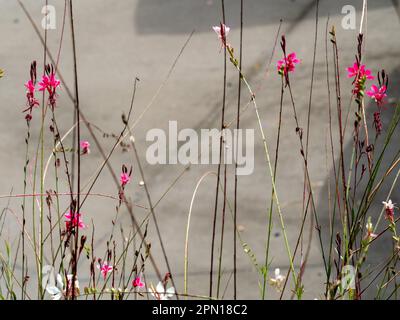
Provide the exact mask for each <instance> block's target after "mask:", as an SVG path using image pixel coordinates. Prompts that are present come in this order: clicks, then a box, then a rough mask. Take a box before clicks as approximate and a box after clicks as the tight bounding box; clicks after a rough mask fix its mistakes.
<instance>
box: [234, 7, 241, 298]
mask: <svg viewBox="0 0 400 320" xmlns="http://www.w3.org/2000/svg"><path fill="white" fill-rule="evenodd" d="M242 68H243V0H240V44H239V69H240V70H242ZM238 74H239V80H238V103H237V113H236V117H237V120H236V129H237V133H236V154H235V191H234V192H235V195H234V204H233V299H234V300H236V298H237V265H236V264H237V261H236V260H237V257H236V255H237V248H236V246H237V244H236V242H237V239H236V234H237V233H236V226H237V191H238V190H237V189H238V178H237V168H238V165H237V159H238V152H239V137H238V135H239V128H240V99H241V93H242V76H241V74H240V71H239V72H238Z"/></svg>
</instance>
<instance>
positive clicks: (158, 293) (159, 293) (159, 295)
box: [149, 281, 175, 300]
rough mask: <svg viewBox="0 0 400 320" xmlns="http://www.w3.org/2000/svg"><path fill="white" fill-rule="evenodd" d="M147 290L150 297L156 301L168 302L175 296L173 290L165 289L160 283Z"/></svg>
mask: <svg viewBox="0 0 400 320" xmlns="http://www.w3.org/2000/svg"><path fill="white" fill-rule="evenodd" d="M149 290H150V293H151V295H152V296H153V297H154V298H155V299H157V300H168V299H169V298H172V297H173V296H174V295H175V288H174V287H170V288H168V289H166V288H165V287H164V285H163V283H162V282H161V281H160V282H159V283H158V284H157V287H156V288H155V289H154V287H153V285H151V286H150V288H149Z"/></svg>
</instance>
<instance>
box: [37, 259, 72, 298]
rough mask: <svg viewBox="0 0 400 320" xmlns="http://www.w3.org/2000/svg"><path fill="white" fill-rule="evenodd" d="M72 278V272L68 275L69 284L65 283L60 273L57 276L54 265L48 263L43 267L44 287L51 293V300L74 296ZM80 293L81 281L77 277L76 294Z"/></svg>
mask: <svg viewBox="0 0 400 320" xmlns="http://www.w3.org/2000/svg"><path fill="white" fill-rule="evenodd" d="M72 279H73V275H72V274H69V275H67V284H64V281H63V277H62V276H61V275H60V274H59V273H58V274H57V276H55V271H54V267H52V266H49V265H47V266H44V267H43V269H42V287H43V288H44V289H45V290H46V291H47V293H48V294H49V295H50V298H51V300H61V299H63V298H65V297H70V296H72ZM67 287H68V289H67ZM67 291H68V292H67ZM79 293H80V292H79V281H78V279H76V280H75V296H77V295H79Z"/></svg>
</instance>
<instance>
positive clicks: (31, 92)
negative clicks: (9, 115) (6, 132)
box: [22, 80, 39, 121]
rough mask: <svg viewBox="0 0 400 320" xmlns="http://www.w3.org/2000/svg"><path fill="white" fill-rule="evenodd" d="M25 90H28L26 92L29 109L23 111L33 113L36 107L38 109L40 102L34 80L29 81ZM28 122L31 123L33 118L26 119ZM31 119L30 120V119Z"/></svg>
mask: <svg viewBox="0 0 400 320" xmlns="http://www.w3.org/2000/svg"><path fill="white" fill-rule="evenodd" d="M25 88H26V89H27V91H26V101H27V102H26V106H27V108H26V109H25V110H23V111H22V112H26V111H30V112H32V109H33V108H34V107H37V106H38V105H39V101H38V100H37V99H36V98H35V84H34V83H33V81H32V80H29V81H27V82H26V83H25ZM25 118H26V120H27V121H30V120H31V119H32V116H31V115H30V117H29V116H28V117H25ZM29 118H30V119H29Z"/></svg>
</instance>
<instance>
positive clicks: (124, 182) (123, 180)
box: [120, 172, 131, 187]
mask: <svg viewBox="0 0 400 320" xmlns="http://www.w3.org/2000/svg"><path fill="white" fill-rule="evenodd" d="M129 181H131V177H130V176H129V175H128V174H127V173H125V172H122V173H121V177H120V182H121V186H123V187H124V186H126V185H127V184H128V183H129Z"/></svg>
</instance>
